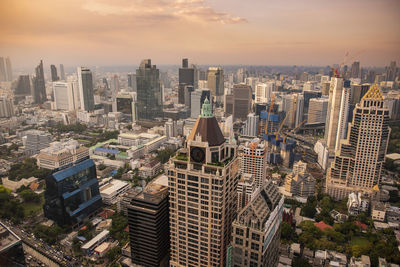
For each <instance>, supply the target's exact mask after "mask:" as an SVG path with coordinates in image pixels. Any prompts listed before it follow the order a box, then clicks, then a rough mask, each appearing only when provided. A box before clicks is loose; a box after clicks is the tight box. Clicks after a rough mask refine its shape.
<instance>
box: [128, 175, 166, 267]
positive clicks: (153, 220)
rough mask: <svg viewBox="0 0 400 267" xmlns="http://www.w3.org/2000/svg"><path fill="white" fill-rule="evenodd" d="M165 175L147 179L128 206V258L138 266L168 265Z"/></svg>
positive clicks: (162, 266)
mask: <svg viewBox="0 0 400 267" xmlns="http://www.w3.org/2000/svg"><path fill="white" fill-rule="evenodd" d="M164 177H165V176H161V177H160V178H156V179H154V180H153V181H151V182H150V183H149V184H148V185H147V186H146V187H145V189H144V190H143V191H142V192H140V193H137V194H136V195H134V196H132V197H131V200H130V204H129V205H128V207H127V209H128V222H129V240H130V246H131V259H132V263H133V264H137V265H139V266H160V267H164V266H165V267H167V266H169V265H168V263H169V247H170V235H169V223H168V219H169V203H168V181H166V182H165V183H164V182H163V181H162V182H161V180H167V179H164Z"/></svg>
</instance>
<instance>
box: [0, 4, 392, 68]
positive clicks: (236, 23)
mask: <svg viewBox="0 0 400 267" xmlns="http://www.w3.org/2000/svg"><path fill="white" fill-rule="evenodd" d="M399 14H400V1H399V0H331V1H325V0H247V1H243V0H241V1H239V0H214V1H208V0H66V1H64V0H0V34H1V42H0V51H1V52H0V56H10V57H11V60H12V62H13V65H14V66H15V67H30V66H34V65H36V64H37V63H38V61H39V60H40V59H43V60H44V61H45V64H60V63H63V64H64V65H66V66H76V65H137V64H139V62H140V61H141V59H143V58H151V59H152V62H153V63H154V64H179V63H180V61H181V58H182V57H188V58H189V59H190V61H191V62H193V63H197V64H250V65H251V64H253V65H294V64H297V65H328V64H334V63H340V62H341V61H342V60H343V58H344V55H345V54H346V52H349V55H350V56H349V58H350V57H351V55H355V54H358V53H360V52H361V54H360V55H359V56H358V57H356V59H357V60H359V61H361V64H362V65H364V66H371V65H377V66H384V65H388V64H389V63H390V61H391V60H397V61H398V64H399V63H400V16H399Z"/></svg>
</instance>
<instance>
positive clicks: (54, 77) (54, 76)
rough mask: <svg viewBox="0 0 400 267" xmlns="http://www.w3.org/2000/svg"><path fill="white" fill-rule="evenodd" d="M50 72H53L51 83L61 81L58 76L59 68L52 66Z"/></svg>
mask: <svg viewBox="0 0 400 267" xmlns="http://www.w3.org/2000/svg"><path fill="white" fill-rule="evenodd" d="M50 71H51V81H52V82H56V81H58V80H60V77H58V75H57V68H56V66H55V65H50Z"/></svg>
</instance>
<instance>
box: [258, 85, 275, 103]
mask: <svg viewBox="0 0 400 267" xmlns="http://www.w3.org/2000/svg"><path fill="white" fill-rule="evenodd" d="M255 91H256V94H255V95H256V99H255V102H256V103H269V102H271V98H272V92H273V91H275V82H273V81H270V82H266V83H257V84H256V90H255Z"/></svg>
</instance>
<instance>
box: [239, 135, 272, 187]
mask: <svg viewBox="0 0 400 267" xmlns="http://www.w3.org/2000/svg"><path fill="white" fill-rule="evenodd" d="M242 151H243V152H242V154H241V155H240V159H241V161H240V162H241V169H240V170H241V173H242V174H244V173H248V174H251V175H253V179H254V181H255V185H256V187H257V188H258V187H261V186H262V185H263V184H264V183H265V181H266V179H267V173H266V168H267V151H266V146H265V145H264V144H263V143H261V140H260V139H258V138H255V139H253V140H251V142H246V144H245V145H244V146H243V147H242Z"/></svg>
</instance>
